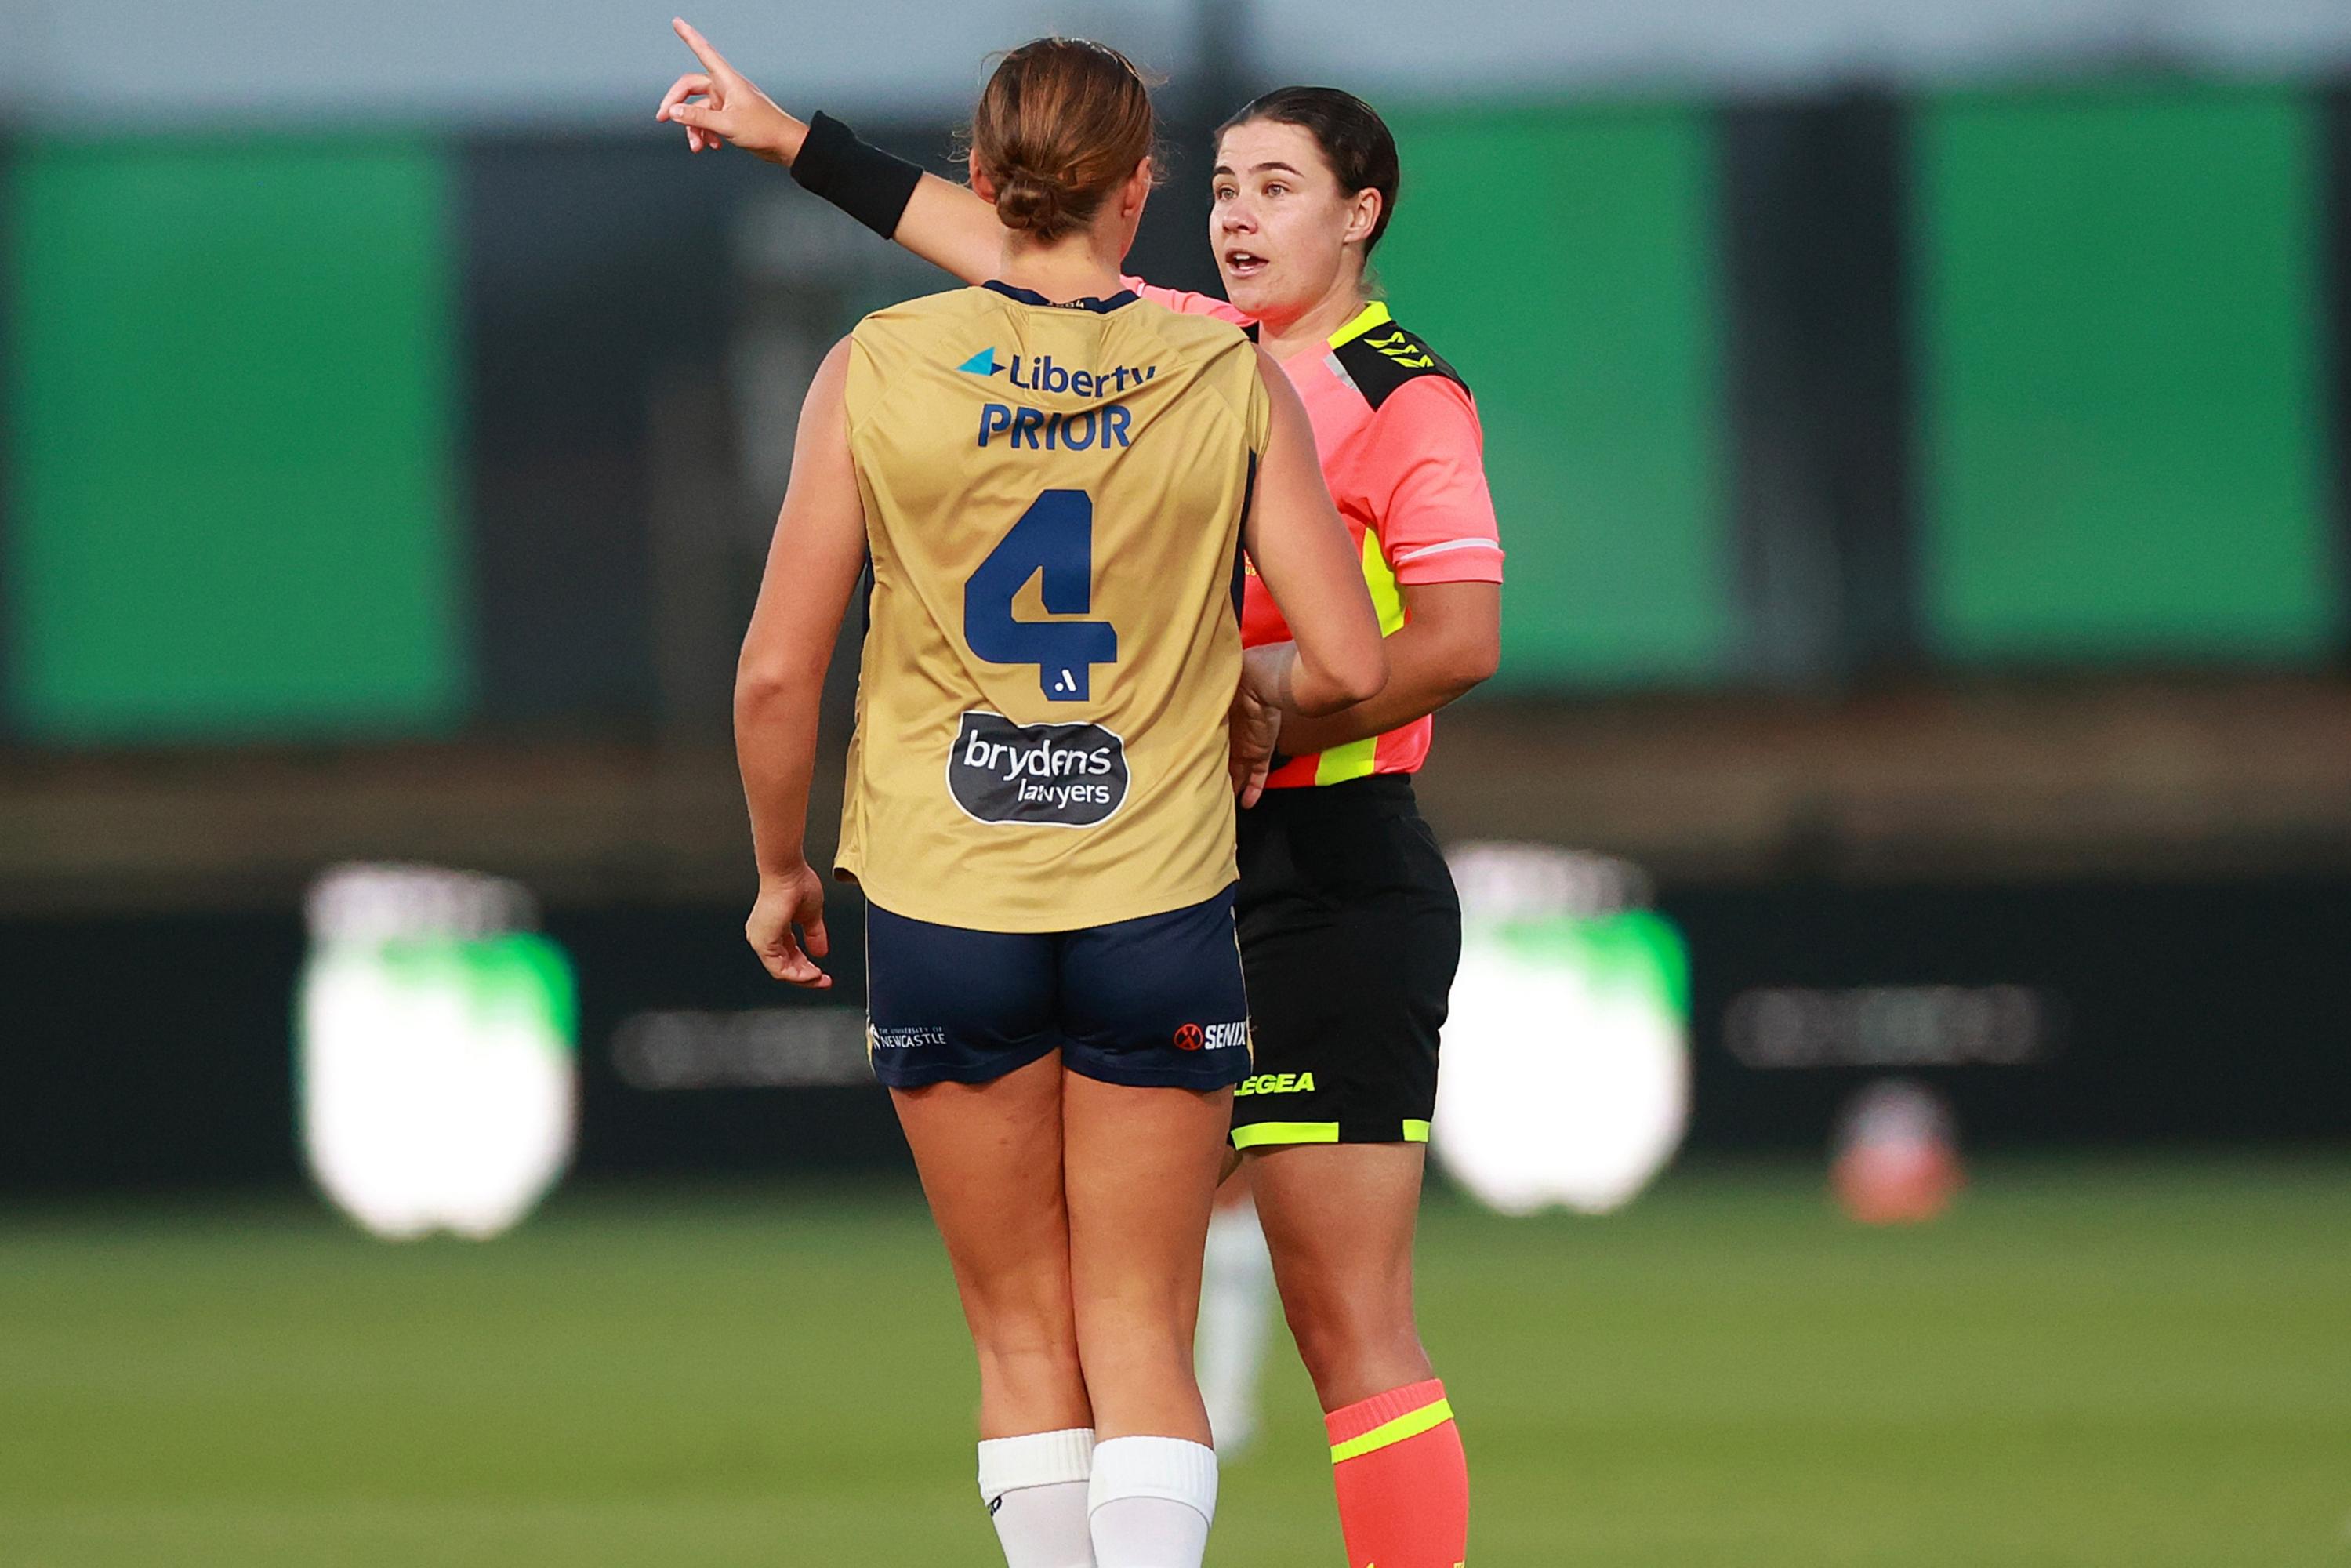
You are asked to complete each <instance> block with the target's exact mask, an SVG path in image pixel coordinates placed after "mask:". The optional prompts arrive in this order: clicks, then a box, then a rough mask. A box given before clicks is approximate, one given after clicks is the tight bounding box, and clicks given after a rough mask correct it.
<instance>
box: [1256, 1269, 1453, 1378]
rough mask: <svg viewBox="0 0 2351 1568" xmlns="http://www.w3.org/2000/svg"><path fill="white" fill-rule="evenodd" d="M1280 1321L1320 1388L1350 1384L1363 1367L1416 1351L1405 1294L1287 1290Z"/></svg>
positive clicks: (1334, 1285) (1338, 1287) (1340, 1287)
mask: <svg viewBox="0 0 2351 1568" xmlns="http://www.w3.org/2000/svg"><path fill="white" fill-rule="evenodd" d="M1281 1309H1282V1316H1283V1317H1284V1318H1285V1319H1286V1320H1288V1322H1289V1324H1290V1337H1291V1338H1293V1339H1295V1340H1296V1341H1297V1342H1298V1358H1299V1360H1301V1361H1302V1362H1304V1363H1305V1364H1306V1370H1307V1372H1308V1374H1309V1375H1311V1377H1312V1378H1313V1379H1314V1382H1315V1385H1316V1386H1318V1387H1322V1386H1324V1385H1330V1384H1334V1383H1347V1382H1351V1381H1353V1379H1354V1378H1355V1377H1356V1376H1357V1375H1359V1374H1360V1373H1361V1372H1362V1370H1363V1368H1364V1367H1365V1366H1366V1365H1367V1364H1375V1363H1383V1362H1386V1361H1389V1360H1392V1359H1394V1358H1395V1356H1396V1355H1397V1354H1400V1353H1403V1352H1405V1351H1407V1350H1409V1349H1413V1348H1416V1347H1417V1346H1418V1344H1419V1343H1420V1335H1419V1330H1418V1328H1417V1326H1416V1324H1415V1323H1414V1322H1413V1315H1412V1298H1411V1295H1410V1293H1409V1291H1408V1290H1405V1291H1398V1290H1395V1289H1392V1288H1391V1289H1375V1288H1364V1287H1361V1286H1358V1287H1356V1288H1352V1289H1351V1288H1349V1287H1348V1286H1346V1285H1345V1284H1344V1283H1343V1282H1342V1281H1317V1282H1315V1283H1314V1284H1312V1285H1311V1286H1307V1287H1305V1288H1300V1287H1299V1286H1298V1285H1297V1284H1296V1282H1294V1281H1292V1282H1289V1283H1287V1284H1286V1286H1285V1289H1284V1290H1283V1292H1282V1301H1281Z"/></svg>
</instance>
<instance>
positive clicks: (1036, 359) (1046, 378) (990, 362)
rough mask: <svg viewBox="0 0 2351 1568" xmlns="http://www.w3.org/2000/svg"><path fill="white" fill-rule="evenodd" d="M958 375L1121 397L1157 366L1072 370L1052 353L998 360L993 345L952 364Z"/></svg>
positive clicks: (1038, 388)
mask: <svg viewBox="0 0 2351 1568" xmlns="http://www.w3.org/2000/svg"><path fill="white" fill-rule="evenodd" d="M956 372H957V373H958V374H961V375H968V376H1002V377H1003V378H1004V379H1005V380H1007V381H1008V382H1011V383H1012V384H1013V385H1014V386H1016V387H1019V389H1020V390H1021V391H1022V392H1051V393H1054V394H1056V395H1059V394H1061V393H1063V392H1067V393H1069V394H1071V396H1074V397H1081V398H1113V397H1124V396H1125V395H1126V394H1127V393H1128V392H1133V391H1134V389H1135V388H1137V387H1139V386H1141V385H1143V383H1144V382H1147V381H1150V380H1152V379H1153V378H1155V376H1157V375H1158V374H1159V367H1158V366H1157V365H1113V366H1112V367H1111V368H1110V369H1109V370H1106V371H1073V370H1071V368H1070V367H1069V366H1067V365H1064V364H1061V363H1060V362H1059V361H1056V360H1055V359H1054V358H1053V356H1052V355H1050V354H1044V355H1037V356H1023V355H1019V354H1015V355H1013V356H1012V358H1011V360H1010V361H1009V362H1008V363H998V361H997V358H996V350H994V349H993V348H987V349H982V350H980V351H979V352H977V354H974V355H973V356H972V357H971V358H969V359H968V360H966V361H964V362H963V363H961V364H959V365H957V366H956Z"/></svg>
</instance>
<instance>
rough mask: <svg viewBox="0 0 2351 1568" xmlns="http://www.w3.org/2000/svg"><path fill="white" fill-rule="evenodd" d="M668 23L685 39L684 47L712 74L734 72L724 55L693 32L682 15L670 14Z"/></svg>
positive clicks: (728, 74)
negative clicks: (690, 50) (691, 51)
mask: <svg viewBox="0 0 2351 1568" xmlns="http://www.w3.org/2000/svg"><path fill="white" fill-rule="evenodd" d="M669 25H670V27H671V29H672V30H673V31H674V32H675V33H676V34H677V36H678V37H680V38H683V39H684V40H685V47H687V48H689V49H692V50H693V51H694V57H695V59H698V60H700V61H701V62H702V67H703V68H704V69H705V70H706V71H708V72H709V73H710V74H711V75H712V76H732V75H733V74H734V68H733V67H732V66H729V65H728V64H727V63H726V56H724V55H722V54H720V53H719V52H718V51H717V50H716V49H714V48H712V47H710V40H709V39H707V38H705V37H703V36H702V35H701V34H700V33H697V32H695V29H694V24H693V23H691V22H689V21H687V20H686V19H685V18H684V17H683V16H672V17H671V18H670V19H669Z"/></svg>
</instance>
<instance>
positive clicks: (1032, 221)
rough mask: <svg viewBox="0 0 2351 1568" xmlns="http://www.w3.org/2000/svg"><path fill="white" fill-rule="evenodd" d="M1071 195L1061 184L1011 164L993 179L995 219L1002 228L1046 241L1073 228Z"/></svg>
mask: <svg viewBox="0 0 2351 1568" xmlns="http://www.w3.org/2000/svg"><path fill="white" fill-rule="evenodd" d="M1071 195H1072V193H1071V192H1069V191H1067V190H1065V189H1063V188H1062V186H1061V182H1059V181H1057V180H1053V179H1050V178H1048V177H1046V176H1044V175H1041V174H1039V173H1037V172H1034V171H1033V170H1030V169H1027V168H1023V167H1021V166H1019V165H1018V164H1015V165H1014V166H1012V167H1011V168H1008V169H1007V170H1005V171H1004V172H1003V173H1001V174H999V175H998V176H997V177H996V217H997V221H998V223H1001V224H1002V225H1004V226H1005V227H1006V228H1008V229H1017V230H1019V231H1020V232H1022V233H1024V234H1031V235H1036V236H1037V237H1038V238H1040V239H1050V238H1053V237H1054V236H1055V235H1060V234H1061V233H1063V232H1065V231H1066V230H1068V229H1070V228H1071V227H1073V226H1075V225H1073V224H1071V221H1070V216H1069V208H1070V203H1071Z"/></svg>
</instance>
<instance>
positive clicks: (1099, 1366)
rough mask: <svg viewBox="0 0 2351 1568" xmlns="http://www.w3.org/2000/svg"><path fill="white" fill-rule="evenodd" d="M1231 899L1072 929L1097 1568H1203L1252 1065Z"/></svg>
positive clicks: (1074, 1163) (1070, 1149)
mask: <svg viewBox="0 0 2351 1568" xmlns="http://www.w3.org/2000/svg"><path fill="white" fill-rule="evenodd" d="M1231 908H1232V906H1231V901H1230V898H1229V897H1228V896H1223V897H1219V898H1217V899H1213V900H1210V901H1208V902H1207V903H1206V904H1201V905H1196V906H1194V907H1193V908H1192V909H1189V910H1179V911H1175V912H1172V913H1171V914H1169V915H1160V916H1155V917H1153V918H1152V919H1150V920H1144V921H1126V922H1121V923H1120V924H1118V925H1109V926H1102V927H1097V928H1095V929H1093V930H1091V931H1086V932H1080V933H1073V934H1072V935H1071V936H1069V937H1067V938H1065V944H1066V945H1065V946H1064V949H1063V962H1062V994H1061V1005H1062V1011H1061V1026H1062V1033H1063V1036H1064V1039H1065V1040H1066V1045H1065V1049H1064V1055H1063V1061H1064V1062H1065V1064H1066V1065H1067V1066H1068V1067H1069V1068H1070V1070H1071V1071H1070V1073H1069V1076H1068V1079H1067V1082H1065V1084H1064V1086H1063V1091H1062V1095H1063V1098H1062V1125H1063V1140H1064V1146H1065V1153H1064V1178H1063V1179H1064V1185H1065V1187H1066V1190H1067V1201H1068V1205H1069V1212H1070V1260H1071V1293H1072V1297H1073V1299H1074V1301H1075V1305H1076V1316H1077V1330H1078V1345H1079V1355H1080V1359H1081V1363H1082V1364H1083V1366H1084V1368H1085V1375H1086V1384H1087V1389H1088V1393H1089V1396H1090V1397H1091V1398H1092V1401H1093V1408H1094V1418H1095V1422H1096V1425H1097V1427H1098V1429H1099V1430H1100V1432H1101V1434H1102V1440H1101V1445H1100V1447H1099V1448H1097V1449H1096V1451H1095V1464H1094V1474H1093V1498H1092V1509H1093V1531H1094V1550H1095V1554H1096V1557H1097V1560H1098V1561H1099V1562H1100V1563H1101V1564H1102V1568H1130V1565H1132V1568H1179V1565H1190V1564H1196V1563H1199V1561H1200V1558H1201V1554H1202V1553H1203V1552H1205V1551H1206V1549H1207V1534H1208V1526H1209V1524H1210V1522H1211V1521H1213V1520H1214V1518H1215V1515H1216V1488H1217V1469H1216V1454H1215V1451H1214V1449H1213V1448H1212V1447H1211V1446H1210V1445H1211V1437H1210V1431H1209V1427H1208V1419H1207V1410H1206V1408H1205V1407H1204V1406H1203V1405H1202V1403H1201V1399H1200V1393H1199V1387H1198V1384H1197V1382H1196V1379H1195V1377H1194V1375H1193V1366H1192V1333H1193V1327H1194V1324H1195V1321H1196V1316H1197V1313H1198V1310H1199V1301H1200V1267H1201V1252H1202V1248H1203V1244H1204V1242H1205V1240H1206V1238H1207V1228H1208V1211H1209V1207H1210V1206H1211V1204H1212V1202H1213V1201H1214V1197H1215V1193H1216V1188H1217V1179H1218V1177H1219V1176H1221V1174H1222V1173H1223V1169H1224V1164H1225V1133H1226V1130H1227V1129H1228V1127H1229V1125H1230V1124H1231V1115H1232V1095H1231V1085H1232V1084H1233V1083H1234V1082H1237V1081H1238V1079H1240V1078H1241V1077H1243V1076H1244V1075H1246V1073H1247V1072H1248V1070H1249V1050H1248V1021H1247V1012H1248V1003H1247V1000H1246V998H1245V996H1244V994H1243V991H1242V988H1241V980H1240V962H1239V956H1238V952H1237V951H1236V949H1235V947H1234V943H1233V935H1232V931H1233V927H1232V914H1231Z"/></svg>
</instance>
